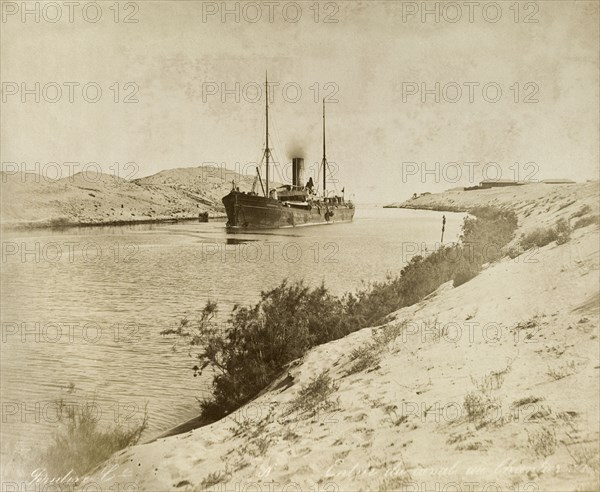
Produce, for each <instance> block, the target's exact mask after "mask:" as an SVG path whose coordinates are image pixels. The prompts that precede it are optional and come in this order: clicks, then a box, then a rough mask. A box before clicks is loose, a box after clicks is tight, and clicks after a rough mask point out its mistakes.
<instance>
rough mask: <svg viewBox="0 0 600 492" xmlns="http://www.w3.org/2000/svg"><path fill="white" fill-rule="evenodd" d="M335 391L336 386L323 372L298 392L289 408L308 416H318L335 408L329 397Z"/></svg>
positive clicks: (334, 403) (325, 372)
mask: <svg viewBox="0 0 600 492" xmlns="http://www.w3.org/2000/svg"><path fill="white" fill-rule="evenodd" d="M337 389H338V386H337V384H336V383H335V382H334V381H333V380H332V379H331V376H329V374H328V373H327V371H323V372H322V373H321V374H319V375H318V376H316V377H315V378H313V379H312V380H311V381H310V383H308V384H307V385H306V386H304V387H303V388H302V389H301V390H300V391H299V392H298V395H297V396H296V398H294V400H293V401H292V402H291V403H290V408H291V409H293V410H294V411H295V410H298V413H300V414H303V413H307V414H308V415H310V416H313V415H316V414H318V412H319V411H321V410H328V409H331V408H333V407H335V405H336V402H334V401H332V400H331V399H330V396H331V395H332V394H333V393H334V392H335V391H337Z"/></svg>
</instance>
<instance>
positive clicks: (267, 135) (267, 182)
mask: <svg viewBox="0 0 600 492" xmlns="http://www.w3.org/2000/svg"><path fill="white" fill-rule="evenodd" d="M265 113H266V118H265V122H266V125H265V160H266V163H267V176H266V178H265V181H266V190H265V196H266V197H267V198H268V197H269V153H270V151H269V82H268V76H267V73H266V72H265Z"/></svg>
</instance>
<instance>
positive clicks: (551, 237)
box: [520, 219, 571, 250]
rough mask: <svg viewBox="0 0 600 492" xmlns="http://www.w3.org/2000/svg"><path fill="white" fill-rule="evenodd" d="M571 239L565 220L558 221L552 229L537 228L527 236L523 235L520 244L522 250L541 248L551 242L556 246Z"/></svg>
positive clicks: (569, 229)
mask: <svg viewBox="0 0 600 492" xmlns="http://www.w3.org/2000/svg"><path fill="white" fill-rule="evenodd" d="M570 237H571V228H570V227H569V223H568V222H567V221H566V220H565V219H560V220H558V221H557V222H556V224H555V225H554V227H548V228H545V229H544V228H538V229H535V230H533V231H531V232H530V233H528V234H523V235H522V236H521V239H520V244H521V247H522V248H523V250H528V249H531V248H533V247H537V248H542V247H544V246H546V245H547V244H550V243H551V242H553V241H556V244H565V243H566V242H567V241H568V240H569V239H570Z"/></svg>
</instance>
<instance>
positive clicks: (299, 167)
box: [292, 157, 304, 188]
mask: <svg viewBox="0 0 600 492" xmlns="http://www.w3.org/2000/svg"><path fill="white" fill-rule="evenodd" d="M292 185H293V186H298V187H300V188H303V187H304V159H303V158H302V157H294V158H293V159H292Z"/></svg>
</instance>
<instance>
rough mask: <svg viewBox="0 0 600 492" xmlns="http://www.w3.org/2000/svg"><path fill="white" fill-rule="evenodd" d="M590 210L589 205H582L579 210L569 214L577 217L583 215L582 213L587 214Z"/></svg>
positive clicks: (574, 217)
mask: <svg viewBox="0 0 600 492" xmlns="http://www.w3.org/2000/svg"><path fill="white" fill-rule="evenodd" d="M591 211H592V209H591V207H590V206H589V205H584V206H583V207H581V208H580V209H579V210H577V212H575V213H573V214H571V218H572V219H576V218H578V217H583V216H584V215H587V214H589V213H590V212H591Z"/></svg>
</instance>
